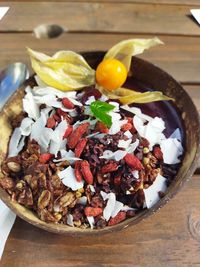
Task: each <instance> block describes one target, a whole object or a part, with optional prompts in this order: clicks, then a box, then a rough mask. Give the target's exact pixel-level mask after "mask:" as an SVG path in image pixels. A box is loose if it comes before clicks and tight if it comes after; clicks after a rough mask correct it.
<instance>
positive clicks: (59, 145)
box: [49, 120, 68, 155]
mask: <svg viewBox="0 0 200 267" xmlns="http://www.w3.org/2000/svg"><path fill="white" fill-rule="evenodd" d="M67 126H68V123H67V121H66V120H63V121H61V122H60V123H59V124H58V125H57V127H56V128H55V130H54V131H53V134H52V137H51V143H50V148H49V152H50V153H52V154H54V155H57V153H58V151H59V150H61V149H64V148H65V145H66V144H67V140H66V139H64V140H63V136H64V134H65V131H66V129H67Z"/></svg>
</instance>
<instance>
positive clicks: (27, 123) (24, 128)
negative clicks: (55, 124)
mask: <svg viewBox="0 0 200 267" xmlns="http://www.w3.org/2000/svg"><path fill="white" fill-rule="evenodd" d="M33 123H34V121H33V120H32V119H30V118H28V117H27V118H24V119H23V120H22V122H21V126H20V131H21V134H22V135H25V136H29V135H30V133H31V129H32V124H33Z"/></svg>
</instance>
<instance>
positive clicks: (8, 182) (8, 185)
mask: <svg viewBox="0 0 200 267" xmlns="http://www.w3.org/2000/svg"><path fill="white" fill-rule="evenodd" d="M0 185H1V186H2V187H3V189H12V188H13V187H14V186H15V183H14V181H13V179H12V178H10V177H7V176H5V177H3V178H1V179H0Z"/></svg>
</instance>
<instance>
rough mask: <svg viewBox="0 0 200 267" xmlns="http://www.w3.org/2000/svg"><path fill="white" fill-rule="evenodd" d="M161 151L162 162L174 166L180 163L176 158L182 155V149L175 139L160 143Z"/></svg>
mask: <svg viewBox="0 0 200 267" xmlns="http://www.w3.org/2000/svg"><path fill="white" fill-rule="evenodd" d="M160 148H161V151H162V153H163V160H164V163H166V164H176V163H179V162H180V159H179V158H178V157H179V156H181V155H182V154H183V147H182V144H181V142H180V141H179V140H177V139H176V138H168V139H165V140H163V141H162V142H161V144H160Z"/></svg>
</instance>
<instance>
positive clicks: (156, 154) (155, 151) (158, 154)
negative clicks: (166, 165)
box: [153, 146, 163, 160]
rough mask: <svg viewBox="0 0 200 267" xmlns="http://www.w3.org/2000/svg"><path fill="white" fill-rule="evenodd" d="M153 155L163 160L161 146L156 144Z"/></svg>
mask: <svg viewBox="0 0 200 267" xmlns="http://www.w3.org/2000/svg"><path fill="white" fill-rule="evenodd" d="M153 155H154V156H155V157H156V158H157V159H158V160H163V153H162V151H161V149H160V147H158V146H155V147H154V148H153Z"/></svg>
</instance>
